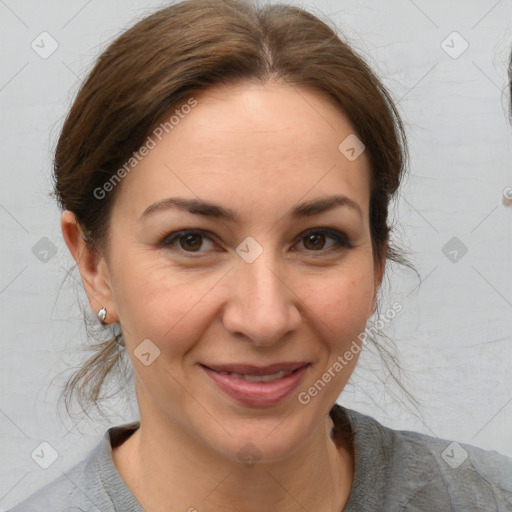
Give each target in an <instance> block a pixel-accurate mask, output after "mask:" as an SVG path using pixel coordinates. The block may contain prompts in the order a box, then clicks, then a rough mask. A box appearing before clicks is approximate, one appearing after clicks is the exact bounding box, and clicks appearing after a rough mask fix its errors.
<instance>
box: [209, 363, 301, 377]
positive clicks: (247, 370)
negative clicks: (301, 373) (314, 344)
mask: <svg viewBox="0 0 512 512" xmlns="http://www.w3.org/2000/svg"><path fill="white" fill-rule="evenodd" d="M308 364H309V363H308V362H307V361H297V362H286V363H274V364H270V365H268V366H254V365H251V364H207V365H206V364H203V365H202V366H205V367H206V368H209V369H210V370H215V371H217V372H226V373H238V374H240V375H273V374H274V373H277V372H293V371H294V370H297V369H299V368H302V367H303V366H306V365H308Z"/></svg>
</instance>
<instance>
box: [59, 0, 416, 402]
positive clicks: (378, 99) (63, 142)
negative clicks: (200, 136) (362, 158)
mask: <svg viewBox="0 0 512 512" xmlns="http://www.w3.org/2000/svg"><path fill="white" fill-rule="evenodd" d="M247 81H251V82H257V83H261V84H264V83H267V82H270V81H272V82H281V83H283V84H285V85H289V86H290V87H293V88H300V87H308V88H313V89H315V90H316V91H318V92H320V93H322V94H325V95H328V96H329V97H330V98H332V99H334V101H335V102H336V104H337V105H339V109H340V111H341V112H343V113H344V114H345V115H346V116H347V117H348V119H349V120H350V122H351V123H352V125H353V126H354V128H355V130H356V134H357V137H358V138H359V139H361V140H362V141H363V143H364V144H365V146H366V153H367V155H368V156H369V160H370V164H371V190H370V233H371V239H372V248H373V254H374V258H375V260H376V261H382V259H383V258H385V259H387V260H392V261H394V262H398V263H402V264H406V265H408V263H407V260H406V259H405V257H403V256H402V255H401V253H400V252H399V251H398V250H396V249H395V248H393V247H392V246H390V245H389V235H390V227H389V225H388V206H389V204H390V201H391V200H392V199H393V197H394V196H395V194H396V192H397V190H398V188H399V185H400V182H401V178H402V176H403V174H404V171H405V168H406V161H407V145H406V138H405V134H404V129H403V126H402V122H401V120H400V116H399V114H398V112H397V109H396V107H395V105H394V103H393V101H392V99H391V97H390V95H389V94H388V92H387V91H386V89H385V88H384V86H383V85H382V84H381V82H380V81H379V79H378V78H377V77H376V75H375V74H374V73H373V72H372V70H371V69H370V68H369V66H368V65H367V64H366V63H365V62H364V61H363V59H362V58H361V57H359V56H358V55H357V54H356V53H355V52H354V51H353V50H352V48H351V47H350V46H349V45H348V44H347V43H345V42H344V41H343V40H342V39H341V38H340V37H339V36H338V35H337V32H336V28H335V27H332V26H330V24H329V22H328V21H323V20H320V19H319V18H318V17H316V16H314V15H313V14H311V13H309V12H307V11H305V10H303V9H301V8H298V7H294V6H287V5H270V4H267V5H261V6H260V5H258V4H257V3H256V2H255V1H251V0H185V1H182V2H179V3H175V4H173V5H170V6H168V7H166V8H163V9H161V10H159V11H157V12H155V13H153V14H151V15H149V16H148V17H146V18H144V19H142V20H141V21H139V22H138V23H136V24H135V25H134V26H133V27H131V28H130V29H128V30H127V31H125V32H124V33H122V34H121V35H120V36H119V37H118V38H117V39H115V40H114V41H113V42H112V43H111V44H110V45H109V46H108V47H107V49H106V50H105V51H104V52H103V53H102V54H101V55H100V56H99V58H98V60H97V62H96V63H95V65H94V67H93V69H92V70H91V72H90V73H89V75H88V77H87V78H86V79H85V81H84V83H83V84H82V86H81V88H80V90H79V92H78V94H77V96H76V99H75V101H74V103H73V105H72V107H71V110H70V112H69V114H68V116H67V118H66V120H65V122H64V125H63V128H62V132H61V135H60V137H59V140H58V143H57V147H56V151H55V161H54V184H55V191H54V194H53V195H54V196H55V197H56V199H57V201H58V203H59V206H60V207H61V209H63V210H64V209H67V210H70V211H72V212H73V213H74V214H75V216H76V218H77V220H78V222H79V224H80V227H81V228H82V231H83V233H84V239H85V240H86V242H87V243H88V245H89V246H90V248H91V249H92V250H93V251H94V252H95V253H96V254H98V255H101V254H102V253H105V254H106V253H107V250H108V233H109V227H110V224H109V220H110V213H111V210H112V206H113V204H114V201H115V197H116V194H117V190H118V188H119V187H117V188H115V187H114V188H113V190H111V191H110V192H109V193H107V194H106V195H105V197H103V198H101V199H98V198H97V197H96V195H95V193H94V191H95V190H97V189H98V187H102V186H103V185H104V184H105V183H106V182H107V181H108V180H109V179H111V178H112V176H114V174H115V173H116V171H118V170H119V169H120V168H121V167H122V166H123V165H124V164H125V163H126V162H127V161H128V160H129V159H130V158H131V157H132V155H133V153H134V152H136V151H137V150H138V149H139V148H140V147H141V145H142V144H143V143H144V141H145V139H146V138H147V137H148V135H149V134H150V133H151V132H152V130H154V128H155V127H156V126H158V125H159V124H160V123H161V122H162V121H163V120H164V119H165V118H166V117H167V116H168V115H169V113H170V112H172V111H174V110H175V109H176V108H178V107H179V106H180V105H182V104H185V103H186V102H187V101H188V100H189V99H190V98H191V97H193V96H194V95H195V94H199V93H200V92H201V91H204V90H207V89H208V88H209V87H212V86H214V85H221V84H236V83H243V82H247ZM340 142H341V141H340ZM111 327H112V326H109V328H111ZM118 327H119V326H118ZM112 333H113V337H112V339H110V340H107V341H102V342H101V343H100V344H99V345H97V346H96V347H95V349H96V353H95V355H94V356H93V357H92V358H91V359H89V360H88V361H86V363H85V364H84V365H83V366H82V368H81V369H80V370H79V371H78V373H76V374H75V375H74V376H72V378H70V379H69V380H68V382H67V384H66V387H65V390H64V392H63V395H62V396H64V397H65V399H66V406H67V407H68V406H69V404H70V403H71V400H72V397H73V396H74V394H76V395H77V398H78V400H79V402H80V405H81V406H82V409H83V410H84V411H85V410H86V409H87V408H88V407H89V406H90V405H91V404H93V405H95V406H98V405H99V402H100V394H101V390H102V386H103V384H104V381H105V379H106V377H107V376H108V374H109V373H110V371H111V369H113V368H115V367H116V365H117V364H118V363H119V360H120V359H121V358H124V357H126V354H125V351H124V350H123V349H122V348H121V349H120V345H122V344H123V338H122V331H121V329H120V328H119V330H118V331H117V332H114V331H112ZM373 341H375V340H373ZM377 346H378V345H377ZM379 351H380V352H381V355H382V356H384V357H383V359H384V361H385V362H386V366H387V367H388V368H391V367H392V366H393V364H394V361H395V360H394V356H393V355H392V354H391V352H389V350H388V348H387V347H385V346H381V347H380V348H379ZM391 373H392V376H393V377H394V378H395V380H396V377H395V374H394V372H391ZM62 396H61V398H62ZM68 410H69V408H68Z"/></svg>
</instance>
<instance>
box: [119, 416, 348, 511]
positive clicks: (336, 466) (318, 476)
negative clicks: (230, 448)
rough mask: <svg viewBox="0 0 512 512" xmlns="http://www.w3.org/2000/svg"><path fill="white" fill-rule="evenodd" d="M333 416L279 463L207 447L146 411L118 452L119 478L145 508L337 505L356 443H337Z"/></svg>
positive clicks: (253, 508) (342, 502) (269, 508)
mask: <svg viewBox="0 0 512 512" xmlns="http://www.w3.org/2000/svg"><path fill="white" fill-rule="evenodd" d="M332 427H333V423H332V420H331V418H330V417H329V416H327V417H326V421H325V424H324V425H322V427H321V428H319V429H317V431H315V432H314V434H313V435H312V436H311V438H310V439H309V440H308V441H307V442H306V443H305V444H304V446H303V447H302V448H301V449H300V450H297V451H296V452H295V453H293V454H292V455H290V457H288V458H286V459H284V460H279V461H277V462H267V463H255V464H253V465H245V464H242V463H236V462H233V461H231V460H227V459H226V458H224V457H222V456H221V455H219V454H218V453H215V452H212V451H211V450H207V449H205V447H204V446H201V445H200V443H198V442H197V440H195V439H193V438H191V437H190V436H188V435H187V434H186V433H184V432H181V431H180V429H178V428H175V427H174V428H172V426H170V425H169V424H168V423H161V422H157V421H154V422H151V420H149V421H148V420H146V421H144V419H143V418H142V416H141V426H140V428H139V429H138V430H137V431H136V432H135V433H134V434H133V435H132V436H131V437H130V438H129V439H128V440H127V441H125V442H124V443H123V444H122V445H120V446H119V447H117V448H115V449H114V450H113V458H114V463H115V465H116V467H117V468H118V471H119V473H120V474H121V477H122V478H123V480H124V481H125V483H126V484H127V486H128V487H129V488H130V490H131V491H132V493H133V494H134V496H135V497H136V498H137V500H138V501H139V503H140V504H141V505H142V507H143V508H144V509H145V510H146V511H147V512H153V511H159V510H168V507H169V504H170V503H172V504H173V507H172V508H173V510H183V511H190V512H194V511H201V512H203V511H208V512H210V511H211V512H217V511H221V510H222V511H237V510H244V511H246V512H256V511H258V512H259V511H261V510H267V511H269V512H270V511H277V510H279V512H288V511H290V512H291V511H303V510H315V511H321V512H324V511H325V512H332V511H340V510H342V509H343V507H344V505H345V504H346V502H347V501H348V497H349V494H350V489H351V487H352V480H353V474H354V457H353V452H352V447H351V446H350V445H348V444H347V443H343V442H339V444H338V445H337V444H335V442H334V441H333V439H332V438H331V435H330V433H331V431H332Z"/></svg>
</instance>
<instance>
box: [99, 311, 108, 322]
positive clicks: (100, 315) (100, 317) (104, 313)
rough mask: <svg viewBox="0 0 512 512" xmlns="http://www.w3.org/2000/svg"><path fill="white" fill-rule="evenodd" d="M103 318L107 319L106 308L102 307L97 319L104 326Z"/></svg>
mask: <svg viewBox="0 0 512 512" xmlns="http://www.w3.org/2000/svg"><path fill="white" fill-rule="evenodd" d="M105 318H107V308H105V307H103V308H101V309H100V310H99V311H98V319H99V321H100V322H101V323H102V324H103V325H105Z"/></svg>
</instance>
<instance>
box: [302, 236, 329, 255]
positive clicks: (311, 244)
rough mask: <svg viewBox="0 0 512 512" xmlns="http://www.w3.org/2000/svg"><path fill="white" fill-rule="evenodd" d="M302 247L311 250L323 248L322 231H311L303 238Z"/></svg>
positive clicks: (323, 238) (323, 237)
mask: <svg viewBox="0 0 512 512" xmlns="http://www.w3.org/2000/svg"><path fill="white" fill-rule="evenodd" d="M303 240H304V247H305V248H306V249H308V250H311V251H317V250H319V249H323V247H324V245H325V235H324V234H323V233H313V234H311V235H307V236H305V237H304V238H303Z"/></svg>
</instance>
